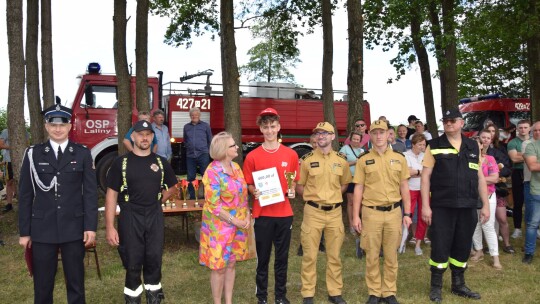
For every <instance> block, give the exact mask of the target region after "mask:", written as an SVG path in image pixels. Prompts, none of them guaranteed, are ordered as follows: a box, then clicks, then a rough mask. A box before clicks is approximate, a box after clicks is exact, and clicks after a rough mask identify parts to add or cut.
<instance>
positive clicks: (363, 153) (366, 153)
mask: <svg viewBox="0 0 540 304" xmlns="http://www.w3.org/2000/svg"><path fill="white" fill-rule="evenodd" d="M368 154H369V150H367V151H364V152H362V154H360V155H359V156H358V158H360V157H362V156H364V155H368Z"/></svg>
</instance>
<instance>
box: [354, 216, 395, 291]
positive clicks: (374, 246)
mask: <svg viewBox="0 0 540 304" xmlns="http://www.w3.org/2000/svg"><path fill="white" fill-rule="evenodd" d="M401 223H402V215H401V208H394V209H393V210H391V211H378V210H375V209H371V208H368V207H366V206H362V241H361V242H360V243H361V244H362V248H363V249H364V250H365V251H366V284H367V287H368V293H369V294H370V295H374V296H377V297H388V296H391V295H396V292H397V284H396V282H397V274H398V261H397V250H398V248H399V243H400V241H401V234H402V231H401ZM381 245H382V249H383V252H384V265H383V270H384V280H382V281H381V270H380V265H379V253H380V250H381Z"/></svg>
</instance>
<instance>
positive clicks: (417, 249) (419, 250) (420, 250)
mask: <svg viewBox="0 0 540 304" xmlns="http://www.w3.org/2000/svg"><path fill="white" fill-rule="evenodd" d="M414 254H416V255H422V254H423V252H422V248H420V247H414Z"/></svg>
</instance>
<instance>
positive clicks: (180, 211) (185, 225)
mask: <svg viewBox="0 0 540 304" xmlns="http://www.w3.org/2000/svg"><path fill="white" fill-rule="evenodd" d="M174 203H175V204H176V207H175V208H172V207H163V208H162V209H163V215H165V216H177V215H180V216H182V229H184V230H185V231H186V239H188V240H189V218H188V216H187V215H188V213H189V212H196V211H202V209H203V208H202V206H203V204H204V200H203V199H201V200H199V207H195V200H186V204H187V208H183V207H182V204H183V203H184V200H178V199H177V200H175V201H174Z"/></svg>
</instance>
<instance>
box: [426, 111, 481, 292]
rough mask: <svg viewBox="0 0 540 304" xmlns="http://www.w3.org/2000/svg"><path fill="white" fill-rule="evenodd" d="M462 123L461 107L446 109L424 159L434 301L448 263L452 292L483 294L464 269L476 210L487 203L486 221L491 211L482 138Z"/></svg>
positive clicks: (475, 221)
mask: <svg viewBox="0 0 540 304" xmlns="http://www.w3.org/2000/svg"><path fill="white" fill-rule="evenodd" d="M463 124H464V121H463V117H462V116H461V113H460V112H459V110H458V109H452V110H448V111H446V112H444V113H443V125H444V134H443V135H442V136H441V137H439V138H436V139H432V140H430V141H429V147H428V148H427V149H426V153H425V155H424V160H423V166H424V169H423V170H422V177H421V190H420V191H421V193H422V219H423V220H424V221H425V222H426V224H428V225H430V228H429V231H430V233H431V237H430V239H431V258H430V260H429V264H430V266H431V289H430V293H429V298H430V300H431V301H433V302H441V301H442V294H441V288H442V277H443V273H444V271H445V270H446V269H447V268H448V266H450V269H451V271H452V293H453V294H456V295H458V296H461V297H465V298H472V299H480V295H479V294H478V293H476V292H473V291H471V290H470V289H469V288H468V287H467V286H466V285H465V278H464V273H465V269H466V268H467V260H468V259H469V254H470V251H471V239H472V235H473V233H474V229H475V227H476V223H477V221H478V213H477V211H476V210H477V208H479V207H480V208H482V211H481V213H480V220H481V221H482V223H484V222H486V221H487V220H488V219H489V216H490V214H489V204H488V198H487V184H486V182H485V179H484V175H483V174H482V171H481V167H480V164H479V154H480V152H479V150H478V144H477V143H476V142H475V141H473V140H471V139H469V138H467V137H465V136H464V135H463V134H461V128H462V127H463ZM430 194H431V205H430ZM479 198H480V200H479ZM478 204H481V206H478Z"/></svg>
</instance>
